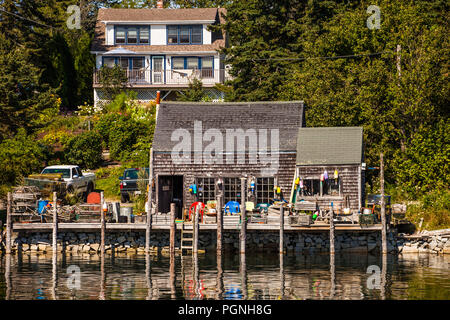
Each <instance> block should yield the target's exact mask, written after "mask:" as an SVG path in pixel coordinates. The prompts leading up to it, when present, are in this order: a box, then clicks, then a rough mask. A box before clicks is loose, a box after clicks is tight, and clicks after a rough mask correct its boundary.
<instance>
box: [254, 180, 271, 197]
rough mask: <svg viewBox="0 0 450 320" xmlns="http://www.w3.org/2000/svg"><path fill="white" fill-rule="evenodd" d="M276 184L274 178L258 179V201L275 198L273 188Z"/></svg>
mask: <svg viewBox="0 0 450 320" xmlns="http://www.w3.org/2000/svg"><path fill="white" fill-rule="evenodd" d="M274 186H275V179H274V178H257V179H256V202H257V203H269V202H270V200H271V199H272V198H273V188H274Z"/></svg>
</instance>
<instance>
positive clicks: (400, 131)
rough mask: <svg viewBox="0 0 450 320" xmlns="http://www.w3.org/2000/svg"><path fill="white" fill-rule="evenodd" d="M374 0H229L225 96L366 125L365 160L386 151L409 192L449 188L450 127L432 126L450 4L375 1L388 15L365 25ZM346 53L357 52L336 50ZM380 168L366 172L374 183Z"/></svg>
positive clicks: (443, 101) (310, 121)
mask: <svg viewBox="0 0 450 320" xmlns="http://www.w3.org/2000/svg"><path fill="white" fill-rule="evenodd" d="M370 4H373V3H371V2H369V1H297V0H288V1H274V0H272V1H263V0H248V1H235V2H233V3H232V4H231V5H229V6H228V8H227V9H228V10H227V17H226V21H227V22H226V24H225V25H224V27H223V29H224V30H225V31H226V32H227V34H228V38H229V41H230V46H229V47H228V48H226V49H224V50H223V51H222V53H224V54H225V55H226V56H227V58H228V62H229V63H230V64H231V65H232V71H231V72H232V76H233V77H234V80H233V81H231V82H230V83H229V92H227V94H226V99H227V100H232V101H258V100H303V101H305V103H306V105H307V109H306V122H307V126H309V127H314V126H362V127H364V140H365V161H366V163H367V165H368V166H378V165H379V154H380V151H383V152H384V154H385V167H386V172H385V178H386V181H387V182H388V183H390V184H395V183H400V182H401V183H405V188H406V189H405V190H407V192H411V195H410V196H413V197H414V196H417V195H419V194H423V193H426V192H428V191H430V190H431V189H432V188H431V187H432V186H437V187H438V188H448V175H447V174H446V172H448V165H447V166H446V165H444V163H445V161H447V163H448V151H447V150H448V149H447V148H445V147H443V146H444V144H445V141H448V140H445V138H444V137H445V136H446V135H448V133H445V132H444V131H443V129H438V128H437V126H435V123H437V122H439V121H444V122H445V123H447V119H448V111H447V109H448V105H449V92H450V90H449V89H450V88H449V81H448V63H447V62H448V61H447V60H448V58H447V57H448V48H449V39H448V36H447V34H448V33H449V29H448V26H449V25H448V23H447V21H448V4H447V5H446V4H445V3H444V2H442V1H439V0H436V1H402V3H401V4H399V2H398V1H395V0H381V1H378V2H377V3H375V4H376V5H378V6H379V7H380V8H381V12H382V17H381V18H382V21H381V28H380V29H374V30H370V29H369V28H368V27H367V25H366V20H367V18H369V16H370V14H367V12H366V10H367V7H368V6H369V5H370ZM215 28H216V29H218V28H220V27H215ZM397 45H400V46H401V51H400V53H399V55H398V54H397V53H396V50H397ZM371 53H380V54H377V55H370V54H371ZM349 55H350V56H352V55H361V56H353V57H351V58H339V57H341V56H349ZM321 57H329V58H321ZM398 57H400V58H401V60H400V65H399V66H400V69H401V73H399V71H398V69H397V61H398V60H397V59H398ZM442 119H443V120H442ZM447 126H448V125H447ZM441 128H442V126H441ZM418 132H420V133H418ZM439 135H441V138H438V136H439ZM421 137H423V139H424V140H426V141H424V142H421V141H420V139H422V138H421ZM433 139H437V141H438V142H437V144H438V146H436V148H434V147H433V146H432V143H431V141H432V140H433ZM447 145H448V142H447ZM439 146H440V148H441V149H440V150H437V149H438V148H439ZM408 150H409V151H408ZM408 157H410V158H411V159H414V160H411V161H409V160H408ZM412 162H414V163H412ZM428 164H430V168H425V167H426V166H427V165H428ZM397 166H398V167H397ZM443 172H445V173H443ZM377 174H378V172H371V171H369V172H367V180H368V181H369V183H370V184H371V185H376V184H377V180H378V177H377ZM408 177H411V178H412V179H411V181H408Z"/></svg>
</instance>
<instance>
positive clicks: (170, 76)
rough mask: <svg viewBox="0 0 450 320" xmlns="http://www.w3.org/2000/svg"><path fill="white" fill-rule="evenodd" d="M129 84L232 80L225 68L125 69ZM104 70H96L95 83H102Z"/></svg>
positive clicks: (206, 82) (220, 81) (172, 83)
mask: <svg viewBox="0 0 450 320" xmlns="http://www.w3.org/2000/svg"><path fill="white" fill-rule="evenodd" d="M124 71H125V73H126V76H127V79H128V85H131V86H138V85H161V84H169V85H187V84H189V83H190V82H191V81H193V79H198V80H201V81H202V83H203V84H216V83H224V82H225V81H226V80H230V75H229V73H228V70H225V69H179V70H165V71H164V70H163V71H156V70H124ZM101 73H102V70H97V69H96V70H95V71H94V84H97V85H101V84H102V81H101V78H102V74H101Z"/></svg>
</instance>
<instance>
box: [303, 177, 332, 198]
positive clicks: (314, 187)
mask: <svg viewBox="0 0 450 320" xmlns="http://www.w3.org/2000/svg"><path fill="white" fill-rule="evenodd" d="M303 185H304V188H303V194H304V195H305V196H339V195H340V182H339V179H336V180H335V179H327V180H325V181H323V182H322V191H321V190H320V179H307V180H304V181H303Z"/></svg>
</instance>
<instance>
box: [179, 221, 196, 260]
mask: <svg viewBox="0 0 450 320" xmlns="http://www.w3.org/2000/svg"><path fill="white" fill-rule="evenodd" d="M187 226H191V228H186V227H187ZM193 238H194V228H193V224H192V223H186V222H185V223H183V224H182V228H181V253H183V251H187V250H190V251H192V249H193V245H194V239H193Z"/></svg>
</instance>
